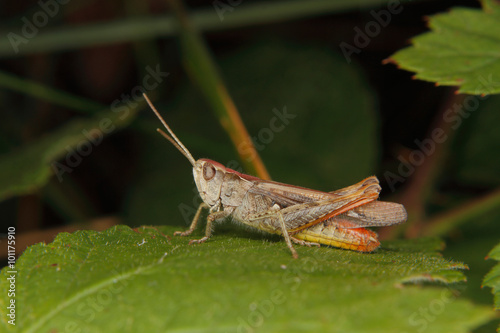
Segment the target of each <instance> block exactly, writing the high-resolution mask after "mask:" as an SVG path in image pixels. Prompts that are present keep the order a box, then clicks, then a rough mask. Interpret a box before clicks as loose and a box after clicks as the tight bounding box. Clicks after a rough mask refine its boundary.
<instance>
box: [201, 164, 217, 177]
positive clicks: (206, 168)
mask: <svg viewBox="0 0 500 333" xmlns="http://www.w3.org/2000/svg"><path fill="white" fill-rule="evenodd" d="M214 177H215V167H214V166H213V165H212V164H210V163H205V165H203V178H205V180H210V179H212V178H214Z"/></svg>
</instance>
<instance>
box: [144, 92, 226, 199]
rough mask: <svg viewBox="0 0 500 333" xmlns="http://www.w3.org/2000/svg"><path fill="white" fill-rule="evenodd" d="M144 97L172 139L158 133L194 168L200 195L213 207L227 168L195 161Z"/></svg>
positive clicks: (163, 133)
mask: <svg viewBox="0 0 500 333" xmlns="http://www.w3.org/2000/svg"><path fill="white" fill-rule="evenodd" d="M143 96H144V98H145V99H146V101H147V102H148V104H149V106H150V107H151V109H152V110H153V112H154V113H155V114H156V116H157V117H158V118H159V119H160V121H161V122H162V124H163V126H165V128H166V129H167V131H168V133H170V135H171V137H170V136H169V135H168V134H166V133H165V132H163V131H162V130H160V129H157V131H158V132H159V133H160V134H161V135H163V136H164V137H165V139H167V140H168V141H170V142H171V143H172V144H173V145H174V147H175V148H177V149H178V150H179V151H180V152H181V154H182V155H184V156H185V157H186V158H187V159H188V161H189V163H191V165H192V166H193V176H194V181H195V183H196V187H197V188H198V192H199V193H200V196H201V198H202V199H203V201H204V202H205V203H206V204H208V205H209V206H210V207H213V206H214V205H216V204H217V202H218V201H220V192H221V187H222V183H223V182H224V175H225V174H226V168H225V167H224V166H223V165H222V164H220V163H217V162H215V161H212V160H209V159H206V158H201V159H199V160H198V161H195V160H194V158H193V156H192V155H191V153H190V152H189V150H188V149H187V148H186V147H185V146H184V145H183V144H182V142H181V140H179V138H177V136H176V135H175V134H174V132H173V131H172V130H171V129H170V127H169V126H168V124H167V123H166V122H165V120H163V118H162V117H161V116H160V114H159V113H158V110H156V108H155V107H154V105H153V103H151V101H150V100H149V98H148V97H147V96H146V94H143Z"/></svg>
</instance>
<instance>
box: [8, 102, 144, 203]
mask: <svg viewBox="0 0 500 333" xmlns="http://www.w3.org/2000/svg"><path fill="white" fill-rule="evenodd" d="M134 115H135V109H134V110H133V109H132V108H131V109H129V110H128V114H127V116H126V117H125V113H122V112H120V113H114V112H102V113H100V114H97V115H95V116H94V117H92V118H90V119H85V120H83V119H79V120H74V121H72V122H71V123H68V124H66V125H64V126H62V127H61V128H59V129H57V130H55V131H53V132H52V133H50V134H48V135H46V136H44V137H42V138H40V139H39V140H38V141H36V142H34V143H31V144H28V145H27V146H25V147H22V148H20V149H18V150H14V151H12V152H10V153H8V154H6V155H3V156H1V158H0V200H4V199H7V198H9V197H12V196H15V195H21V194H26V193H31V192H33V191H35V190H36V189H38V188H40V187H42V186H43V185H45V184H46V183H47V182H48V180H49V178H50V177H52V175H53V174H55V175H57V177H58V178H59V180H60V181H62V177H63V176H64V174H66V173H71V172H72V171H73V170H74V169H75V168H76V167H78V165H79V164H80V163H81V161H83V159H84V158H85V157H86V156H88V155H90V154H91V153H92V151H93V150H94V149H96V147H97V146H98V145H99V144H100V143H101V141H102V139H103V136H104V135H105V134H107V133H111V132H114V131H115V130H116V129H119V128H121V127H124V126H126V125H127V124H128V123H129V122H130V121H131V120H132V119H133V117H134ZM122 118H123V119H122ZM62 157H65V158H64V160H62V161H60V162H57V161H58V160H59V159H61V158H62Z"/></svg>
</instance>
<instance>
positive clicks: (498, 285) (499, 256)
mask: <svg viewBox="0 0 500 333" xmlns="http://www.w3.org/2000/svg"><path fill="white" fill-rule="evenodd" d="M488 258H490V259H493V260H496V261H500V243H499V244H498V245H497V246H495V247H494V248H493V250H491V251H490V253H489V254H488ZM484 286H486V287H490V288H491V289H492V293H493V295H494V298H495V304H494V307H495V310H500V263H498V264H496V265H495V266H494V267H493V268H492V269H491V271H490V272H489V273H488V274H486V276H485V277H484V280H483V287H484ZM497 332H500V324H499V325H498V328H497Z"/></svg>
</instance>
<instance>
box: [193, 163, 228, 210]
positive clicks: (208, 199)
mask: <svg viewBox="0 0 500 333" xmlns="http://www.w3.org/2000/svg"><path fill="white" fill-rule="evenodd" d="M225 174H226V168H225V167H224V166H223V165H222V164H220V163H218V162H215V161H212V160H209V159H206V158H200V159H199V160H197V161H196V162H195V164H194V166H193V177H194V181H195V183H196V187H197V188H198V192H199V193H200V196H201V199H202V200H203V201H204V202H205V203H206V204H207V205H209V206H210V207H213V206H214V205H216V204H217V202H220V195H221V189H222V184H223V182H224V176H225Z"/></svg>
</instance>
